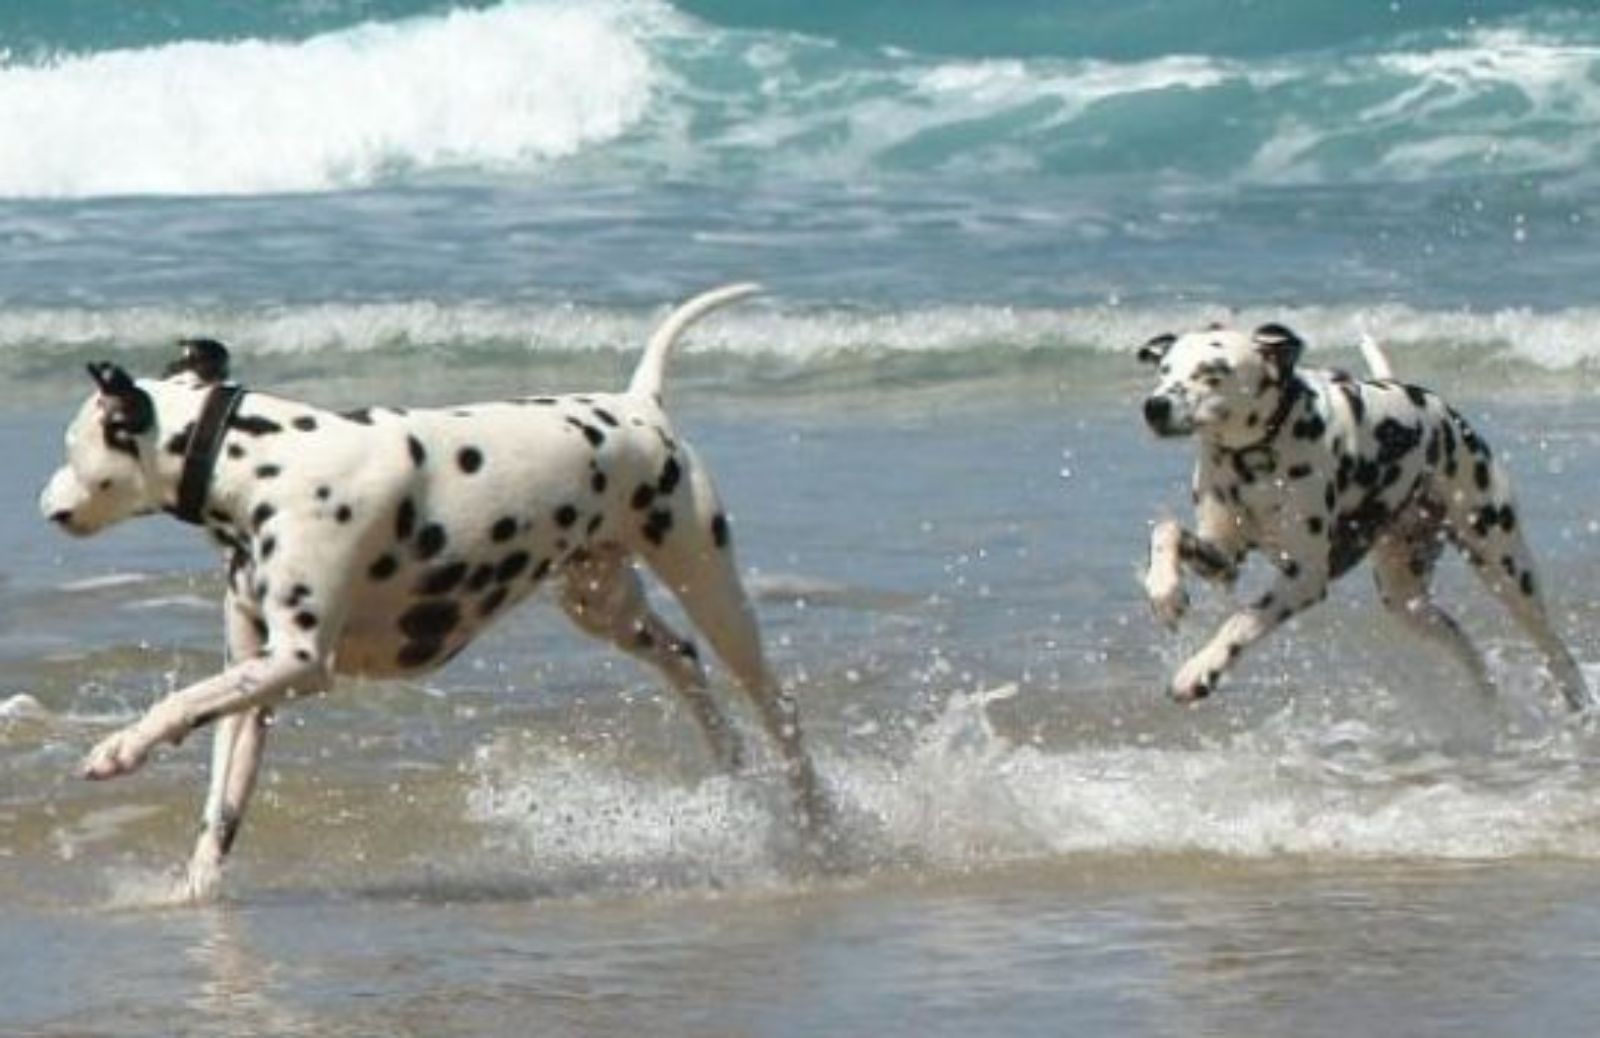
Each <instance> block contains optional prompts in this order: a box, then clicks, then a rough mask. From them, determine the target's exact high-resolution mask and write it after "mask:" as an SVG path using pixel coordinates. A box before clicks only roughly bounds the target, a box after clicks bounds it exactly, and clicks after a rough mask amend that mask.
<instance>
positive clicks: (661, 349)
mask: <svg viewBox="0 0 1600 1038" xmlns="http://www.w3.org/2000/svg"><path fill="white" fill-rule="evenodd" d="M759 291H761V286H760V285H757V284H754V283H751V282H741V283H740V284H737V285H723V286H722V287H721V288H713V289H711V290H710V291H709V292H702V293H700V294H699V295H697V296H695V297H694V298H693V299H691V300H689V301H688V302H686V303H683V304H682V305H680V306H679V307H678V308H677V309H676V310H674V311H672V313H670V314H668V315H667V319H666V320H665V321H662V322H661V325H660V326H659V327H658V328H656V330H655V334H654V335H651V336H650V341H649V343H647V344H646V345H645V348H644V356H643V357H641V358H640V359H639V366H638V367H637V368H635V369H634V372H633V380H632V381H630V382H629V383H628V392H629V393H631V394H635V395H638V396H660V395H661V383H662V380H663V379H664V377H665V375H666V366H667V354H668V353H670V352H671V351H672V345H673V343H675V342H677V341H678V339H679V338H680V337H681V336H682V335H683V333H684V332H685V331H687V330H688V328H689V326H690V325H691V324H693V323H695V322H696V321H698V320H700V318H702V317H704V316H705V315H706V314H709V313H710V312H711V311H713V310H715V309H717V308H718V307H720V306H725V305H727V304H728V303H731V302H733V301H734V300H737V299H743V298H745V297H746V296H753V295H755V294H756V293H757V292H759Z"/></svg>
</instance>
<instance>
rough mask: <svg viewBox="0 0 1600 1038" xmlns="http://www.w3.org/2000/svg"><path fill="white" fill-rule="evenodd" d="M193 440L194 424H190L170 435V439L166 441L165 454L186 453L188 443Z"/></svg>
mask: <svg viewBox="0 0 1600 1038" xmlns="http://www.w3.org/2000/svg"><path fill="white" fill-rule="evenodd" d="M193 438H194V423H193V422H190V423H189V424H188V425H186V426H184V427H183V428H182V429H179V430H178V431H177V432H176V433H173V434H172V438H171V439H169V440H168V441H167V445H166V451H167V453H168V454H178V455H181V454H185V453H187V452H188V450H189V441H190V440H191V439H193Z"/></svg>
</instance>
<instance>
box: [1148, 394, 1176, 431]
mask: <svg viewBox="0 0 1600 1038" xmlns="http://www.w3.org/2000/svg"><path fill="white" fill-rule="evenodd" d="M1171 420H1172V401H1170V400H1168V399H1167V398H1166V397H1164V396H1152V397H1148V398H1146V400H1145V402H1144V423H1145V424H1146V425H1148V426H1149V427H1150V428H1152V429H1158V430H1159V429H1165V428H1166V427H1167V424H1168V423H1169V422H1170V421H1171Z"/></svg>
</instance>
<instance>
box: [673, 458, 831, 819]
mask: <svg viewBox="0 0 1600 1038" xmlns="http://www.w3.org/2000/svg"><path fill="white" fill-rule="evenodd" d="M685 483H686V484H687V485H686V486H685V487H682V488H680V489H679V491H678V493H677V494H675V495H674V498H673V502H672V505H673V518H672V524H671V527H670V529H669V530H668V531H667V533H666V535H665V536H664V537H661V538H660V539H659V543H653V544H651V545H647V546H646V547H645V551H644V558H645V560H646V561H647V562H648V563H649V565H650V568H651V569H652V570H654V572H655V573H656V575H657V576H658V577H659V578H660V579H661V581H662V582H663V583H664V584H666V585H667V587H668V588H670V589H671V590H672V593H673V594H674V595H676V596H677V598H678V601H679V602H680V603H681V604H682V605H683V609H684V612H686V613H687V614H688V615H689V618H690V620H692V621H693V623H694V625H695V627H696V628H697V629H698V630H699V631H700V632H701V633H703V634H704V635H705V637H706V640H707V641H708V642H710V643H711V647H712V648H713V649H714V650H715V651H716V653H717V656H718V658H719V659H721V660H722V661H723V663H725V664H726V665H727V666H728V669H729V670H731V671H732V672H733V674H734V677H735V678H736V679H737V680H738V682H739V684H740V686H741V687H742V688H743V689H744V691H745V693H746V695H748V696H749V697H750V699H751V701H752V703H753V704H754V706H755V708H756V712H757V714H758V716H759V717H760V719H761V724H762V727H763V728H764V729H765V730H766V733H767V735H768V737H769V738H771V739H772V741H773V743H774V744H775V745H776V746H777V747H778V750H779V752H780V754H781V755H782V758H783V764H784V771H785V775H786V777H787V779H788V782H789V787H790V790H791V793H792V795H793V797H794V806H795V809H796V812H797V820H798V821H799V822H800V824H801V825H802V826H803V827H804V828H805V830H806V832H807V834H808V836H809V837H810V838H812V839H813V840H815V839H816V838H820V837H821V836H822V834H823V832H824V831H825V829H826V827H827V824H828V819H829V817H830V810H829V805H828V802H827V798H826V797H825V795H824V794H823V791H822V785H821V782H820V780H819V778H818V776H817V773H816V768H815V765H814V764H813V762H812V760H811V756H810V755H809V753H807V751H806V747H805V741H804V738H803V736H802V734H801V729H800V716H799V711H798V709H797V708H796V706H795V703H794V700H793V698H792V697H790V695H789V693H788V692H787V691H785V690H784V688H783V686H782V685H781V684H780V683H779V682H778V680H777V678H776V677H774V676H773V674H772V672H771V670H770V669H769V668H768V666H767V661H766V656H765V653H764V652H763V650H762V647H761V631H760V628H759V627H758V625H757V623H756V616H755V610H754V609H753V608H752V607H751V604H750V600H749V598H748V596H747V595H746V594H745V590H744V587H743V585H742V584H741V583H740V582H739V576H738V570H737V567H736V565H735V561H734V552H733V544H732V541H731V538H730V533H729V529H728V522H727V518H726V516H724V514H723V512H722V510H721V507H720V505H719V503H718V500H717V495H716V491H715V489H714V488H713V487H712V486H711V482H710V480H709V479H708V478H707V477H706V475H705V470H704V467H703V466H701V465H699V464H692V465H691V467H690V469H689V474H688V476H687V477H686V479H685Z"/></svg>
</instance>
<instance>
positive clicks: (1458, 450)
mask: <svg viewBox="0 0 1600 1038" xmlns="http://www.w3.org/2000/svg"><path fill="white" fill-rule="evenodd" d="M1303 350H1304V344H1303V343H1302V341H1301V339H1300V337H1299V336H1297V335H1296V334H1295V333H1294V332H1293V331H1291V330H1289V329H1288V328H1286V327H1283V326H1282V325H1278V324H1268V325H1264V326H1262V327H1260V328H1257V329H1256V330H1255V331H1254V333H1253V334H1246V333H1244V332H1241V331H1236V330H1230V329H1227V328H1223V327H1220V326H1213V327H1211V328H1208V329H1205V330H1203V331H1197V332H1191V333H1189V334H1185V335H1161V336H1157V337H1156V338H1154V339H1151V340H1150V341H1149V342H1147V343H1145V344H1144V346H1143V347H1141V348H1140V350H1139V353H1138V357H1139V359H1140V360H1141V361H1143V362H1145V363H1147V364H1150V365H1153V366H1155V367H1156V368H1157V370H1158V382H1157V385H1156V387H1155V390H1154V391H1153V392H1152V393H1151V394H1150V395H1149V396H1148V397H1147V398H1146V399H1145V401H1144V419H1145V422H1146V424H1147V425H1148V426H1149V427H1150V429H1151V430H1152V431H1153V432H1154V433H1155V434H1156V435H1157V436H1160V437H1181V436H1192V437H1194V438H1195V439H1196V440H1197V441H1198V449H1199V459H1198V462H1197V465H1196V468H1195V474H1194V486H1193V490H1194V504H1195V510H1196V528H1195V529H1194V530H1193V531H1191V530H1187V529H1184V528H1183V527H1182V526H1180V525H1179V524H1178V523H1177V522H1176V521H1174V520H1165V521H1162V522H1158V523H1157V524H1156V525H1155V527H1154V529H1153V530H1152V533H1151V538H1150V563H1149V569H1148V571H1147V572H1146V575H1145V578H1144V587H1145V592H1146V594H1147V595H1148V597H1149V600H1150V603H1151V606H1152V607H1153V608H1154V610H1155V613H1156V615H1157V616H1158V617H1159V618H1160V619H1161V620H1162V621H1163V622H1165V623H1166V624H1167V625H1168V626H1176V625H1177V623H1178V621H1179V619H1180V618H1181V617H1182V616H1183V614H1184V611H1185V610H1186V608H1187V606H1188V598H1187V595H1186V593H1185V592H1184V589H1183V577H1182V569H1183V567H1185V566H1187V567H1188V568H1189V569H1190V570H1192V571H1194V572H1195V573H1196V574H1198V575H1199V576H1200V577H1202V578H1204V579H1206V580H1210V581H1214V582H1218V583H1223V584H1231V583H1232V582H1233V581H1234V580H1235V578H1236V577H1237V576H1238V573H1239V570H1240V566H1241V565H1242V564H1243V562H1244V560H1245V557H1246V556H1247V555H1248V554H1249V553H1250V552H1251V551H1253V550H1255V551H1260V552H1261V553H1263V554H1264V555H1265V556H1266V558H1267V559H1268V560H1269V561H1270V562H1271V564H1272V565H1273V566H1274V567H1275V568H1276V569H1277V575H1276V580H1275V581H1274V583H1273V584H1272V586H1271V587H1270V588H1269V589H1268V590H1267V591H1266V592H1265V593H1264V594H1262V595H1261V597H1260V598H1259V599H1258V600H1257V601H1255V602H1253V603H1251V604H1250V605H1249V606H1248V607H1247V608H1244V609H1241V610H1239V611H1238V612H1237V613H1235V614H1234V615H1233V616H1231V617H1230V618H1229V619H1228V620H1227V621H1226V622H1224V623H1223V625H1222V627H1221V629H1220V630H1218V631H1217V633H1216V635H1215V636H1214V637H1213V638H1212V639H1211V641H1210V642H1209V643H1208V644H1207V645H1205V647H1204V648H1202V649H1201V650H1200V651H1199V652H1197V653H1196V654H1195V655H1194V656H1193V657H1192V658H1191V659H1189V660H1188V661H1187V662H1186V663H1185V664H1184V665H1183V666H1182V668H1181V669H1180V670H1179V671H1178V673H1177V675H1176V677H1175V678H1174V679H1173V681H1172V684H1171V688H1170V692H1171V694H1172V696H1173V697H1174V698H1176V699H1177V700H1179V701H1191V700H1197V699H1200V698H1202V697H1204V696H1207V695H1209V694H1210V693H1211V692H1213V691H1215V690H1216V688H1217V685H1218V682H1219V681H1220V679H1221V678H1222V676H1223V674H1224V673H1226V672H1227V670H1228V668H1229V667H1230V666H1231V665H1232V664H1233V663H1234V661H1235V660H1236V659H1237V658H1238V657H1239V654H1240V653H1241V652H1243V651H1244V650H1245V649H1246V648H1248V647H1249V646H1250V645H1252V644H1254V643H1255V642H1256V641H1258V640H1259V639H1261V638H1263V637H1264V636H1266V635H1267V634H1268V633H1269V632H1270V631H1272V630H1273V629H1274V628H1275V627H1277V626H1279V625H1280V624H1282V623H1283V622H1284V621H1286V620H1288V619H1289V618H1290V617H1293V616H1295V615H1296V614H1297V613H1299V612H1301V611H1302V610H1305V609H1307V608H1309V607H1310V606H1312V605H1314V604H1316V603H1317V602H1320V601H1322V600H1323V599H1324V598H1325V597H1327V592H1328V586H1329V583H1330V582H1331V581H1333V580H1335V579H1337V578H1339V577H1341V576H1343V575H1344V574H1345V573H1347V572H1348V571H1349V570H1350V569H1351V568H1352V567H1354V566H1355V565H1356V564H1357V563H1359V562H1360V561H1361V560H1362V559H1363V558H1366V557H1371V559H1372V563H1373V573H1374V576H1375V578H1376V581H1377V586H1378V593H1379V596H1380V598H1381V599H1382V601H1383V604H1384V606H1385V607H1386V608H1387V609H1388V610H1389V612H1390V614H1391V615H1393V616H1394V617H1395V618H1396V619H1397V620H1399V621H1400V622H1401V623H1402V624H1404V625H1405V626H1406V627H1407V628H1409V629H1410V630H1411V631H1413V632H1415V633H1416V634H1418V635H1420V636H1421V637H1423V638H1425V639H1427V640H1429V641H1432V642H1435V643H1437V644H1439V645H1441V646H1443V647H1444V648H1445V649H1447V650H1448V651H1449V652H1450V653H1451V654H1452V655H1453V656H1454V657H1455V658H1456V659H1457V660H1459V661H1460V663H1461V664H1462V666H1464V667H1465V668H1466V670H1467V671H1468V672H1469V673H1470V674H1471V676H1472V679H1473V681H1474V682H1475V683H1476V685H1477V686H1478V687H1479V688H1481V689H1484V690H1491V689H1492V685H1491V683H1490V681H1489V677H1488V671H1487V669H1486V667H1485V665H1484V661H1483V658H1482V656H1481V655H1480V654H1479V652H1478V651H1477V649H1476V648H1475V647H1474V646H1473V644H1472V642H1471V641H1470V640H1469V639H1468V638H1467V636H1466V635H1465V633H1463V631H1462V630H1461V628H1460V626H1459V625H1458V624H1457V623H1456V621H1455V620H1454V619H1453V618H1452V617H1451V616H1450V614H1449V613H1447V612H1445V610H1444V609H1443V608H1441V607H1440V606H1439V605H1438V604H1437V603H1436V602H1435V601H1434V599H1433V597H1432V596H1431V594H1430V591H1429V585H1430V581H1431V578H1432V575H1433V571H1434V566H1435V564H1436V563H1437V562H1438V560H1439V557H1440V555H1441V554H1442V552H1443V548H1444V545H1445V544H1446V543H1449V544H1453V545H1454V546H1455V547H1456V548H1458V549H1459V550H1461V551H1462V552H1463V553H1464V554H1465V556H1466V557H1467V559H1468V560H1469V561H1470V562H1471V564H1472V567H1473V569H1474V570H1475V572H1476V573H1477V574H1478V576H1479V577H1480V578H1482V580H1483V583H1484V584H1485V586H1487V588H1488V589H1489V591H1490V592H1491V593H1492V594H1493V595H1494V596H1495V597H1496V598H1497V599H1499V600H1500V601H1501V602H1502V603H1503V604H1504V605H1505V607H1506V608H1507V609H1508V610H1509V611H1510V613H1511V615H1512V616H1513V617H1514V618H1515V619H1516V621H1517V623H1518V624H1519V625H1520V626H1521V627H1522V629H1523V630H1524V631H1526V632H1527V634H1528V635H1529V636H1530V637H1531V638H1532V639H1533V641H1534V643H1535V644H1536V645H1537V646H1538V647H1539V649H1540V650H1541V651H1542V652H1543V654H1544V656H1545V659H1546V661H1547V665H1548V668H1549V671H1550V674H1551V676H1552V677H1553V678H1554V680H1555V683H1556V685H1557V686H1558V688H1559V689H1560V691H1561V694H1562V695H1563V696H1564V697H1565V699H1566V702H1567V705H1568V706H1569V707H1571V708H1572V709H1573V710H1579V709H1582V708H1584V707H1586V706H1587V705H1588V704H1589V694H1588V691H1587V690H1586V688H1585V685H1584V680H1583V676H1582V674H1581V672H1580V671H1579V669H1578V666H1577V664H1576V663H1575V662H1574V661H1573V659H1572V656H1571V655H1570V654H1569V653H1568V651H1567V649H1566V647H1565V646H1564V645H1563V644H1562V642H1561V639H1560V638H1559V637H1557V635H1556V633H1555V631H1554V630H1553V629H1552V627H1551V623H1550V620H1549V617H1548V616H1547V614H1546V611H1545V607H1544V603H1543V601H1542V600H1541V598H1540V584H1539V579H1538V576H1537V575H1536V573H1535V567H1534V560H1533V556H1532V554H1531V553H1530V551H1529V550H1528V545H1527V543H1526V541H1525V540H1524V538H1523V533H1522V527H1521V523H1520V516H1519V513H1518V511H1517V507H1516V505H1515V503H1514V502H1513V499H1512V494H1511V483H1510V479H1509V476H1508V474H1507V472H1506V470H1505V468H1504V467H1503V466H1502V465H1501V463H1500V462H1499V461H1498V460H1497V459H1496V458H1495V456H1494V454H1493V452H1492V451H1491V450H1490V449H1489V445H1488V444H1487V443H1485V442H1484V441H1483V439H1482V438H1480V437H1479V436H1478V435H1477V434H1476V433H1475V432H1474V431H1473V430H1472V427H1471V426H1469V425H1468V424H1467V422H1466V420H1465V419H1463V418H1462V417H1461V415H1460V414H1458V413H1457V412H1456V411H1455V410H1454V409H1453V408H1451V407H1450V406H1449V405H1447V404H1446V403H1445V402H1444V401H1443V400H1441V399H1440V398H1439V397H1438V396H1437V395H1436V394H1434V393H1432V392H1430V391H1428V390H1426V389H1422V388H1420V387H1418V386H1414V385H1408V384H1405V383H1403V382H1400V381H1397V380H1395V379H1394V378H1393V377H1391V375H1390V371H1389V364H1388V361H1387V359H1386V358H1385V357H1384V356H1383V354H1382V351H1381V350H1379V349H1378V348H1377V344H1376V343H1373V342H1371V341H1370V340H1369V341H1367V342H1365V343H1363V351H1364V352H1365V354H1366V357H1367V363H1368V366H1369V367H1371V368H1373V375H1374V377H1373V378H1372V379H1370V380H1358V379H1355V378H1352V377H1351V376H1350V375H1348V374H1345V373H1344V372H1339V371H1325V370H1314V369H1310V368H1304V367H1301V366H1300V364H1299V361H1300V356H1301V353H1302V351H1303Z"/></svg>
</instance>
